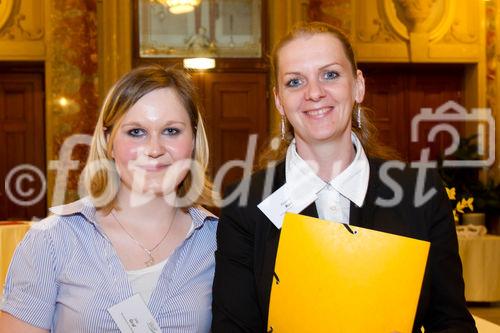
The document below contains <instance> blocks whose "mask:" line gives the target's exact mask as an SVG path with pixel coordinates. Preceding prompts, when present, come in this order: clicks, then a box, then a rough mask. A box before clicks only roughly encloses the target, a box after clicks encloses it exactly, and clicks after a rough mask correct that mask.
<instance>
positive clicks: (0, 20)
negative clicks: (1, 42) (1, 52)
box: [0, 0, 15, 32]
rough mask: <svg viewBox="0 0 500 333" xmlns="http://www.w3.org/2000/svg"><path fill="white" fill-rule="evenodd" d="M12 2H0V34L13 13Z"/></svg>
mask: <svg viewBox="0 0 500 333" xmlns="http://www.w3.org/2000/svg"><path fill="white" fill-rule="evenodd" d="M14 4H15V1H14V0H0V32H1V31H2V30H3V28H4V27H5V26H6V24H7V22H8V21H9V18H10V17H11V15H12V12H13V11H14Z"/></svg>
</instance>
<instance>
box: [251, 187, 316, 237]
mask: <svg viewBox="0 0 500 333" xmlns="http://www.w3.org/2000/svg"><path fill="white" fill-rule="evenodd" d="M317 198H318V196H317V195H316V193H315V191H310V190H305V191H304V190H302V191H301V190H300V189H299V188H294V189H290V188H289V187H288V186H287V184H285V185H283V186H281V187H280V188H279V189H277V190H276V191H274V192H273V193H272V194H271V195H270V196H268V197H267V198H266V199H264V200H263V201H262V202H261V203H259V204H258V205H257V207H258V208H259V209H260V210H261V211H262V212H263V213H264V214H265V215H266V216H267V218H268V219H269V220H270V221H271V222H272V223H273V224H274V225H275V226H276V228H278V229H281V226H282V225H283V217H284V216H285V213H286V212H290V213H300V212H301V211H303V210H304V209H305V208H306V207H307V206H309V205H310V204H311V203H312V202H314V201H316V199H317Z"/></svg>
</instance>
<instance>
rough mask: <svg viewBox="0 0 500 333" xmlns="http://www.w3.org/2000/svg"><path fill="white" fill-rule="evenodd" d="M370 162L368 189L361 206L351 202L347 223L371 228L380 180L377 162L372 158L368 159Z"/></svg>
mask: <svg viewBox="0 0 500 333" xmlns="http://www.w3.org/2000/svg"><path fill="white" fill-rule="evenodd" d="M369 163H370V178H369V180H368V190H367V191H366V196H365V200H364V202H363V206H361V207H358V206H356V204H354V203H353V202H351V207H350V209H349V224H350V225H353V226H358V227H363V228H368V229H373V227H374V225H375V224H374V219H373V214H374V211H375V208H376V207H375V201H376V200H377V196H378V188H379V186H380V180H379V177H378V173H379V163H377V162H376V161H374V160H371V159H369Z"/></svg>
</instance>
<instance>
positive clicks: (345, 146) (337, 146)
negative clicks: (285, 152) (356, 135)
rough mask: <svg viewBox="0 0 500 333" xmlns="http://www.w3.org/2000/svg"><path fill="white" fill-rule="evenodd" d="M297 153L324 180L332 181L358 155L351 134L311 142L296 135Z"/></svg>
mask: <svg viewBox="0 0 500 333" xmlns="http://www.w3.org/2000/svg"><path fill="white" fill-rule="evenodd" d="M295 141H296V146H297V153H298V154H299V156H300V157H301V158H302V159H303V160H304V161H306V162H307V163H309V164H310V165H311V166H312V167H313V168H315V169H316V168H317V170H318V171H317V172H316V174H317V175H318V176H319V177H320V178H321V179H323V180H324V181H330V180H332V179H333V178H335V177H336V176H337V175H339V174H340V173H341V172H342V171H344V170H345V169H346V168H347V167H348V166H349V165H350V164H351V162H352V161H353V159H354V156H355V155H356V153H355V150H354V147H353V144H352V140H351V136H350V135H348V136H347V135H344V136H343V137H342V138H341V139H339V140H335V141H328V142H314V143H309V142H306V141H303V140H301V139H300V138H298V137H296V140H295Z"/></svg>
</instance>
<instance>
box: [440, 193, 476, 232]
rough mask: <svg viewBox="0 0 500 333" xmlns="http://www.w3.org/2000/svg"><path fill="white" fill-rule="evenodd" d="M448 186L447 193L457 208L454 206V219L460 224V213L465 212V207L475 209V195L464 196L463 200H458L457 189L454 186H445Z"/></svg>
mask: <svg viewBox="0 0 500 333" xmlns="http://www.w3.org/2000/svg"><path fill="white" fill-rule="evenodd" d="M445 188H446V194H447V195H448V199H450V201H452V202H454V203H455V202H456V203H455V208H453V219H454V220H455V224H458V222H459V221H460V216H459V213H460V214H464V213H465V209H466V208H467V209H469V210H470V211H471V212H472V211H474V206H473V202H474V197H467V198H465V197H462V198H461V200H457V193H456V189H455V188H454V187H451V188H449V187H445Z"/></svg>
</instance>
